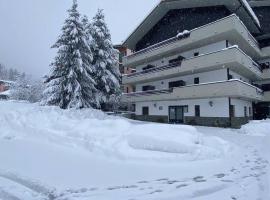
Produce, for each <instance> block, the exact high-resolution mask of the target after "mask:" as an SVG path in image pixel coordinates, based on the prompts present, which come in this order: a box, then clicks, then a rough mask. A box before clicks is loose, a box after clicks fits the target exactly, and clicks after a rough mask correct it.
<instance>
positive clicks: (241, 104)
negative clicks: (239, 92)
mask: <svg viewBox="0 0 270 200" xmlns="http://www.w3.org/2000/svg"><path fill="white" fill-rule="evenodd" d="M231 105H235V117H245V112H244V110H245V109H244V108H245V107H247V117H252V116H253V108H252V102H250V101H245V100H241V99H231ZM249 108H251V110H252V112H251V115H249Z"/></svg>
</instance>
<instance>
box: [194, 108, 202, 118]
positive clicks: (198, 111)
mask: <svg viewBox="0 0 270 200" xmlns="http://www.w3.org/2000/svg"><path fill="white" fill-rule="evenodd" d="M200 116H201V109H200V106H199V105H195V117H200Z"/></svg>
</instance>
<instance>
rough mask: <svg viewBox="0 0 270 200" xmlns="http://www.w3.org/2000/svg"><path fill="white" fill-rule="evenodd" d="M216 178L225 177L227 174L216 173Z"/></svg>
mask: <svg viewBox="0 0 270 200" xmlns="http://www.w3.org/2000/svg"><path fill="white" fill-rule="evenodd" d="M214 176H215V177H216V178H224V177H225V176H226V174H223V173H220V174H216V175H214Z"/></svg>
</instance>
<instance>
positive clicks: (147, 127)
mask: <svg viewBox="0 0 270 200" xmlns="http://www.w3.org/2000/svg"><path fill="white" fill-rule="evenodd" d="M2 104H4V107H3V108H0V111H1V116H0V120H1V127H2V129H3V130H4V131H1V133H0V138H11V139H28V140H29V139H31V140H37V141H47V142H50V143H53V144H56V145H61V146H67V147H74V148H81V149H84V150H87V151H89V152H92V153H95V154H96V155H100V156H109V157H117V158H121V159H137V160H141V161H145V160H151V161H154V160H158V161H160V160H164V161H166V160H170V161H173V162H180V161H182V160H194V159H214V158H217V157H220V156H223V155H224V154H226V153H227V152H229V151H230V148H231V146H230V145H229V144H228V143H227V142H225V141H223V140H221V139H218V138H214V137H204V136H203V135H202V134H201V133H200V132H198V130H197V129H195V128H194V127H192V126H171V125H165V124H164V125H162V124H151V123H148V124H143V123H137V124H134V123H132V121H128V120H127V119H123V118H117V117H110V116H107V115H105V114H104V113H103V112H101V111H98V110H93V109H85V110H75V109H71V110H61V109H59V108H57V107H41V106H38V105H37V104H25V103H23V104H22V103H15V102H12V103H10V102H6V103H2ZM14 108H16V109H14ZM18 119H19V120H18Z"/></svg>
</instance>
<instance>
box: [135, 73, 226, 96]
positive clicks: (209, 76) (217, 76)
mask: <svg viewBox="0 0 270 200" xmlns="http://www.w3.org/2000/svg"><path fill="white" fill-rule="evenodd" d="M196 77H199V78H200V83H207V82H214V81H224V80H227V70H226V69H221V70H216V71H211V72H204V73H198V74H191V75H187V76H180V77H175V78H171V79H164V80H160V81H154V82H148V83H144V84H137V85H136V91H142V87H143V86H145V85H153V86H155V87H156V89H157V90H158V89H168V88H169V82H172V81H178V80H183V81H185V82H186V85H192V84H194V78H196Z"/></svg>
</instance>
